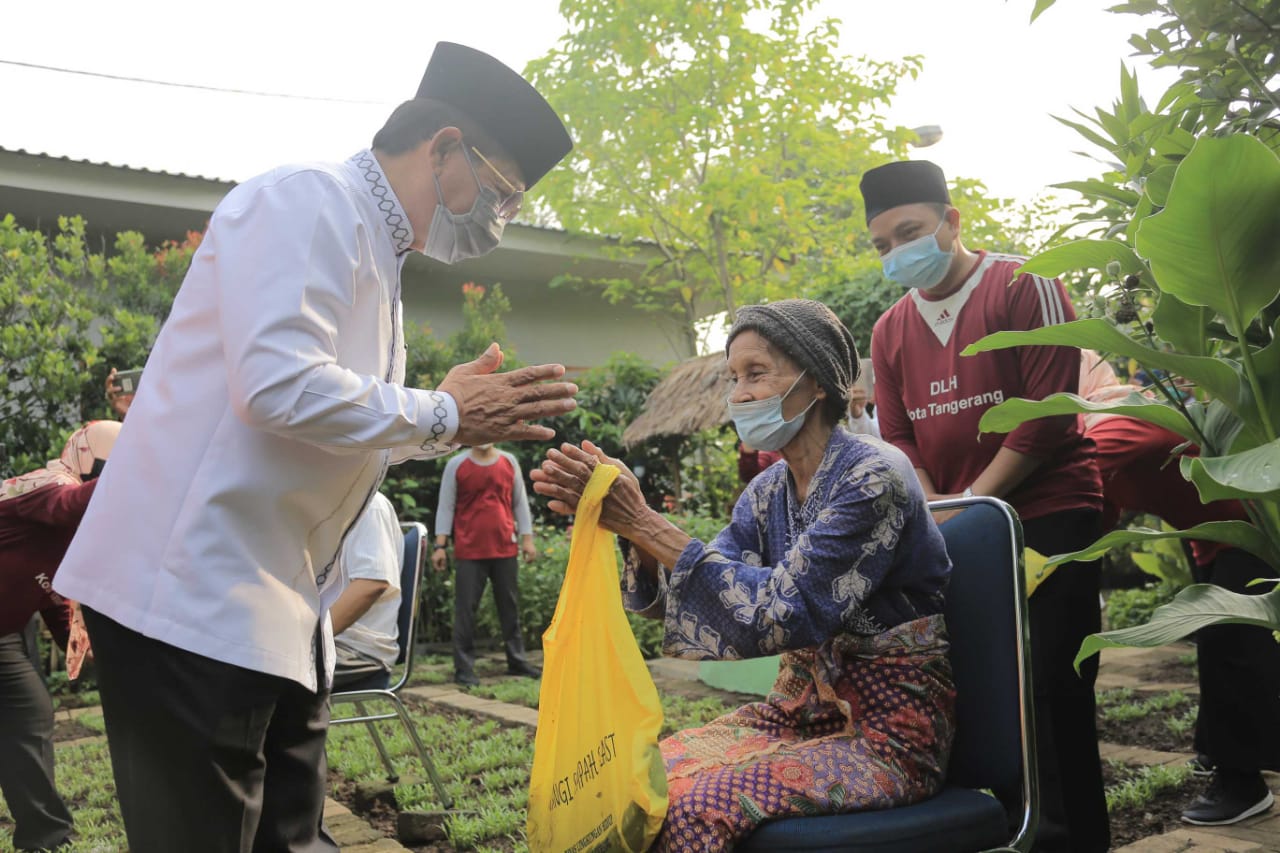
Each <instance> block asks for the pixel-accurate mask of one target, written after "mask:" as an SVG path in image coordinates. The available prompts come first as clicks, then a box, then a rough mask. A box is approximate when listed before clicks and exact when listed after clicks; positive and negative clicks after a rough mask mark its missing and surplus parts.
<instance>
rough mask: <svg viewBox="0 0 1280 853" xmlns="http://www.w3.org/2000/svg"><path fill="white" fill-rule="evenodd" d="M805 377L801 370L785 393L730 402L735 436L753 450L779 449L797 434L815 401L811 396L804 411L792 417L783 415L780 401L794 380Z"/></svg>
mask: <svg viewBox="0 0 1280 853" xmlns="http://www.w3.org/2000/svg"><path fill="white" fill-rule="evenodd" d="M803 377H804V371H803V370H802V371H800V375H799V376H797V377H796V381H795V382H792V383H791V387H790V388H788V389H787V393H786V394H775V395H773V396H772V397H766V398H765V399H763V400H750V401H748V402H746V403H735V402H733V401H730V402H729V417H731V418H733V426H734V428H735V429H737V430H738V437H739V438H741V439H742V440H743V442H744V443H746V445H747V446H748V447H751V448H754V449H755V450H781V449H782V448H784V447H786V446H787V444H789V443H790V442H791V439H793V438H795V437H796V433H798V432H800V428H801V427H803V426H804V416H805V414H807V413H808V411H809V410H810V409H812V408H813V404H814V403H816V402H818V398H817V397H814V398H813V399H812V400H811V401H810V402H809V405H807V406H805V407H804V411H802V412H800V414H798V415H796V416H795V417H794V418H792V419H791V420H787V419H786V418H784V417H783V416H782V401H783V400H785V399H786V398H787V397H788V396H789V395H790V394H791V392H792V391H794V390H795V387H796V384H797V383H798V382H799V381H800V380H801V379H802V378H803Z"/></svg>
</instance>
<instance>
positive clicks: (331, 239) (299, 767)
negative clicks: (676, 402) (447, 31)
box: [56, 43, 576, 853]
mask: <svg viewBox="0 0 1280 853" xmlns="http://www.w3.org/2000/svg"><path fill="white" fill-rule="evenodd" d="M570 147H571V142H570V140H569V137H568V135H567V133H566V132H565V130H564V126H563V125H562V123H561V122H560V120H559V118H558V117H557V116H556V114H555V112H554V111H553V110H552V109H551V107H550V106H549V105H548V104H547V103H546V101H545V100H543V98H542V97H541V96H540V95H538V93H537V92H536V91H535V90H534V89H533V88H532V87H531V86H530V85H529V84H528V83H527V82H525V81H524V80H523V79H522V78H521V77H520V76H519V75H518V74H516V73H515V72H514V71H512V70H511V69H509V68H507V67H506V66H504V65H502V64H501V63H500V62H498V61H497V60H495V59H493V58H492V57H490V56H488V55H486V54H483V53H480V52H479V51H475V50H472V49H470V48H467V47H463V46H461V45H453V44H449V43H441V44H439V45H437V47H436V50H435V53H434V54H433V56H432V58H431V62H430V64H429V65H428V67H427V71H426V74H425V75H424V77H423V80H422V84H421V86H420V87H419V89H418V97H416V98H414V99H413V100H410V101H407V102H405V103H404V104H401V105H400V106H399V107H397V108H396V109H395V111H394V112H392V114H391V116H390V117H389V118H388V120H387V122H386V124H385V125H384V126H383V127H382V129H381V130H379V131H378V133H377V134H376V135H375V136H374V139H373V146H372V148H371V149H366V150H364V151H360V152H358V153H356V154H355V155H354V156H352V157H351V158H350V159H349V160H347V161H346V162H344V163H335V164H305V165H293V166H283V167H280V168H277V169H274V170H272V171H270V172H268V173H266V174H264V175H260V176H258V177H256V178H252V179H250V180H247V181H244V182H243V183H240V184H238V185H237V186H236V187H235V188H234V189H232V190H231V191H230V192H229V193H228V194H227V195H226V197H224V198H223V199H222V201H221V202H220V203H219V205H218V207H217V209H216V210H215V211H214V213H213V216H212V218H211V220H210V223H209V227H208V230H207V231H206V233H205V236H204V239H203V241H202V242H201V245H200V248H199V249H198V250H197V251H196V253H195V255H194V256H193V257H192V260H191V267H190V269H189V271H188V272H187V275H186V278H185V280H184V281H183V284H182V286H181V288H180V289H179V291H178V294H177V296H176V298H175V299H174V303H173V308H172V311H171V312H170V314H169V317H168V320H167V321H166V323H165V325H164V327H163V328H162V329H161V331H160V335H159V337H158V339H157V341H156V343H155V346H154V348H153V349H152V351H151V354H150V357H149V358H148V361H147V366H146V371H147V379H146V381H145V382H144V383H143V384H142V385H141V386H140V387H139V389H138V394H137V397H136V398H135V399H134V401H133V405H132V407H131V408H130V410H129V416H130V417H131V418H132V420H130V421H129V429H128V430H125V431H124V432H123V433H122V437H121V440H120V442H119V444H118V445H117V447H116V448H115V455H116V457H117V458H116V461H117V462H118V463H119V464H118V465H117V466H113V469H114V470H113V471H109V472H107V475H106V477H104V478H103V480H102V482H101V483H100V484H99V490H98V494H99V497H100V498H101V499H100V500H97V501H94V503H93V505H92V506H91V507H90V508H89V511H88V512H87V513H86V515H85V517H84V520H83V522H82V524H81V527H80V531H79V533H78V534H77V535H76V538H75V540H74V541H73V542H72V545H71V548H70V550H69V551H68V553H67V557H66V560H65V562H64V564H63V567H62V569H61V570H60V572H59V576H58V578H57V583H56V586H57V588H58V590H59V592H61V593H63V594H65V595H68V596H71V597H73V598H76V599H77V600H79V601H81V602H82V603H83V605H84V608H83V609H84V614H85V620H86V623H87V625H88V628H89V633H90V635H91V637H92V638H93V642H94V648H95V656H96V663H97V674H98V687H99V692H100V694H101V697H102V706H103V713H104V716H105V720H106V728H107V738H108V743H109V745H110V748H111V758H112V765H113V769H114V774H115V780H116V790H117V793H118V795H119V800H120V807H121V813H122V815H123V818H124V824H125V829H126V831H127V833H128V837H129V847H130V849H131V850H132V851H133V853H171V851H174V850H200V851H202V850H210V851H213V850H249V849H258V850H294V851H300V850H306V851H313V850H332V849H335V845H334V843H333V840H332V839H331V838H329V837H328V835H327V833H325V832H324V831H323V830H322V828H321V813H322V808H323V803H324V795H325V792H326V789H327V785H326V782H325V769H324V743H325V733H326V729H327V723H328V706H327V694H328V686H329V683H330V679H331V677H332V671H333V660H334V647H333V641H332V633H331V631H330V627H329V625H330V623H329V619H328V618H326V612H327V609H328V607H329V606H330V605H331V604H332V603H333V601H334V600H335V599H336V598H337V594H338V593H339V592H340V588H341V585H340V584H339V583H337V580H338V577H339V574H338V573H337V572H335V571H334V564H335V561H336V559H337V555H338V548H339V544H340V543H341V541H342V539H343V536H344V534H345V533H346V531H347V529H348V528H349V527H350V526H351V524H352V523H353V522H354V521H355V519H356V517H357V516H358V515H359V514H360V512H361V511H362V510H363V509H364V506H365V504H366V503H367V502H368V500H369V499H370V497H371V496H372V495H373V494H374V493H375V492H376V491H377V489H378V486H379V484H380V482H381V480H382V477H383V475H384V472H385V471H386V467H387V465H388V464H390V463H392V462H394V461H398V460H400V459H404V458H409V457H412V456H421V457H430V456H435V455H440V454H443V453H445V452H448V451H449V450H450V449H452V447H454V446H455V444H454V443H455V442H456V443H462V444H468V445H469V444H481V443H484V442H487V441H494V440H497V439H504V440H518V439H546V438H548V437H550V435H551V434H552V431H551V430H550V429H547V428H545V427H539V426H534V425H532V424H531V423H530V422H531V421H536V420H537V419H539V418H543V417H549V416H554V415H559V414H563V413H564V412H567V411H569V410H571V409H572V408H573V407H574V403H573V400H572V399H571V396H572V394H573V393H575V392H576V388H575V387H574V386H573V385H571V384H569V383H563V382H551V383H544V381H543V380H548V379H554V378H558V377H560V376H562V375H563V373H564V368H563V367H562V366H560V365H540V366H534V367H527V368H523V369H521V370H516V371H512V372H510V373H503V374H499V373H497V372H496V371H497V370H498V368H499V367H500V366H501V364H502V352H501V350H500V349H499V348H498V346H497V345H496V344H494V345H492V346H491V347H490V348H489V349H488V350H487V351H486V352H485V353H484V354H483V355H482V356H481V357H480V358H479V359H477V360H476V361H474V362H471V363H469V364H465V365H460V366H458V367H455V368H454V369H453V370H451V371H449V373H448V375H446V376H445V378H444V380H443V382H442V383H441V384H440V387H439V388H437V389H435V390H426V389H417V388H409V387H406V386H405V385H404V380H405V374H404V365H405V346H404V334H403V312H402V306H401V301H400V270H401V267H402V265H403V263H404V260H405V255H406V254H407V253H408V252H409V251H410V250H414V251H419V252H423V253H425V254H427V255H429V256H431V257H432V258H434V259H436V260H437V261H440V262H442V263H446V264H451V263H456V262H458V261H460V260H463V259H465V258H469V257H476V256H479V255H483V254H485V253H486V252H488V251H491V250H492V249H493V248H494V247H495V246H497V244H498V242H499V241H500V240H501V238H502V234H503V229H504V226H505V224H506V222H507V220H508V219H510V218H511V217H512V216H514V215H515V213H516V212H517V211H518V209H519V207H520V204H521V202H522V199H523V191H524V190H525V189H527V188H528V187H529V186H532V185H533V184H534V183H536V182H537V180H538V179H539V178H541V177H542V176H543V175H544V174H545V173H546V172H547V171H548V170H550V169H551V168H552V167H553V166H554V165H555V164H556V163H557V162H558V161H559V160H560V159H561V158H563V157H564V155H565V154H566V153H568V151H569V149H570ZM144 507H145V511H144V510H142V508H144ZM107 548H109V549H110V551H111V554H112V559H111V560H110V561H107V562H105V564H104V561H103V560H102V558H101V555H102V553H103V551H104V549H107Z"/></svg>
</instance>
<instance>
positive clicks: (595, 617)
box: [528, 465, 667, 853]
mask: <svg viewBox="0 0 1280 853" xmlns="http://www.w3.org/2000/svg"><path fill="white" fill-rule="evenodd" d="M618 474H619V471H618V469H617V468H616V467H614V466H612V465H597V466H596V469H595V471H594V473H593V474H592V475H591V480H590V481H589V482H588V483H587V488H586V490H585V492H584V493H583V495H582V499H581V500H580V501H579V502H578V510H577V517H576V518H575V520H574V527H573V540H572V542H571V544H570V546H569V565H568V567H567V568H566V569H565V575H564V585H563V586H561V588H560V599H559V601H558V602H557V603H556V611H555V615H554V616H552V618H551V625H550V626H549V627H548V628H547V630H546V632H545V633H544V634H543V635H542V650H543V669H542V690H541V694H540V698H539V702H538V733H537V736H536V738H535V740H534V752H533V775H532V778H531V780H530V783H529V823H528V839H529V849H530V850H532V851H535V853H544V851H547V853H569V851H572V853H579V851H614V850H617V851H641V850H644V849H646V848H647V847H648V846H649V845H650V844H651V843H652V842H653V839H654V838H655V837H656V836H657V834H658V831H659V830H660V829H661V828H662V821H663V819H664V818H665V817H666V813H667V778H666V771H665V769H664V766H663V762H662V754H661V753H660V752H659V751H658V732H659V730H660V729H661V728H662V703H661V701H660V700H659V699H658V691H657V688H655V687H654V685H653V678H652V677H650V675H649V670H648V668H647V667H646V666H645V663H644V658H643V657H642V656H641V655H640V648H639V647H638V646H637V645H636V640H635V635H634V634H632V632H631V626H630V624H629V623H628V622H627V615H626V612H625V611H624V610H623V607H622V593H621V590H620V589H619V585H618V562H617V557H616V555H615V545H614V537H613V534H611V533H609V532H607V531H605V530H602V529H601V528H600V527H599V519H600V502H601V501H602V500H603V499H604V496H605V494H606V493H607V492H608V491H609V487H610V486H611V485H612V484H613V481H614V479H615V478H616V477H617V476H618Z"/></svg>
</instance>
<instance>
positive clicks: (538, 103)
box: [415, 41, 573, 187]
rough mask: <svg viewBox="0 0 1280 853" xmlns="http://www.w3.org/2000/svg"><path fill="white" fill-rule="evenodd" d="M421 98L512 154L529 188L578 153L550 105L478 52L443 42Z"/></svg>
mask: <svg viewBox="0 0 1280 853" xmlns="http://www.w3.org/2000/svg"><path fill="white" fill-rule="evenodd" d="M415 97H418V98H432V99H434V100H437V101H443V102H444V103H446V104H449V105H450V106H453V107H457V108H458V109H460V110H462V111H463V112H465V113H466V114H467V115H468V116H469V117H470V118H471V119H472V120H473V121H475V122H476V123H477V124H479V125H480V126H481V127H482V128H484V131H485V133H488V134H489V135H490V136H491V137H493V139H494V141H496V142H497V143H498V144H499V145H501V146H502V147H503V148H504V149H506V151H507V153H508V154H510V155H511V157H512V158H513V159H514V160H515V161H516V164H517V165H518V166H519V167H520V171H521V173H523V175H524V180H525V184H526V186H528V187H532V186H533V185H534V184H536V183H537V182H538V181H539V179H541V178H542V176H543V175H545V174H546V173H547V172H549V171H551V169H552V167H554V166H555V165H556V164H557V163H559V162H560V161H561V160H563V159H564V156H565V155H566V154H568V153H569V152H570V151H571V150H573V140H572V139H570V138H569V132H568V131H567V130H565V127H564V123H563V122H561V121H560V117H559V116H558V115H556V111H555V110H553V109H552V108H551V105H550V104H548V103H547V101H546V99H545V98H543V97H542V96H541V95H539V94H538V91H537V90H536V89H534V88H533V86H531V85H529V82H528V81H527V80H525V79H524V78H523V77H521V76H520V75H519V74H517V73H516V72H514V71H512V70H511V69H510V68H508V67H507V66H505V65H503V64H502V63H501V62H499V61H498V60H496V59H494V58H493V57H492V56H490V55H489V54H487V53H483V52H481V51H479V50H476V49H474V48H470V47H467V46H465V45H461V44H454V43H453V42H448V41H442V42H438V43H437V44H436V49H435V52H434V53H432V54H431V61H430V62H429V63H428V64H427V71H426V73H425V74H423V75H422V83H421V84H420V85H419V86H418V94H417V95H416V96H415Z"/></svg>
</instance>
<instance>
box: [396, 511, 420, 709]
mask: <svg viewBox="0 0 1280 853" xmlns="http://www.w3.org/2000/svg"><path fill="white" fill-rule="evenodd" d="M400 528H401V529H402V530H404V551H403V553H402V554H401V557H400V612H399V613H398V614H397V616H396V627H397V628H398V629H399V632H398V633H397V635H396V645H398V646H399V647H400V653H399V654H398V655H396V663H398V664H400V663H402V664H405V668H404V674H403V675H402V676H401V677H400V682H399V683H398V684H397V685H396V686H395V687H393V688H392V689H393V690H395V689H399V687H400V685H401V684H403V683H404V682H405V681H407V680H408V679H409V671H410V670H411V669H412V668H413V631H414V627H415V625H416V623H417V619H418V585H419V584H420V583H421V582H422V570H423V565H424V564H425V563H426V559H427V539H428V538H429V534H428V533H427V528H426V525H424V524H423V523H422V522H420V521H408V522H404V523H403V524H401V525H400Z"/></svg>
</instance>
